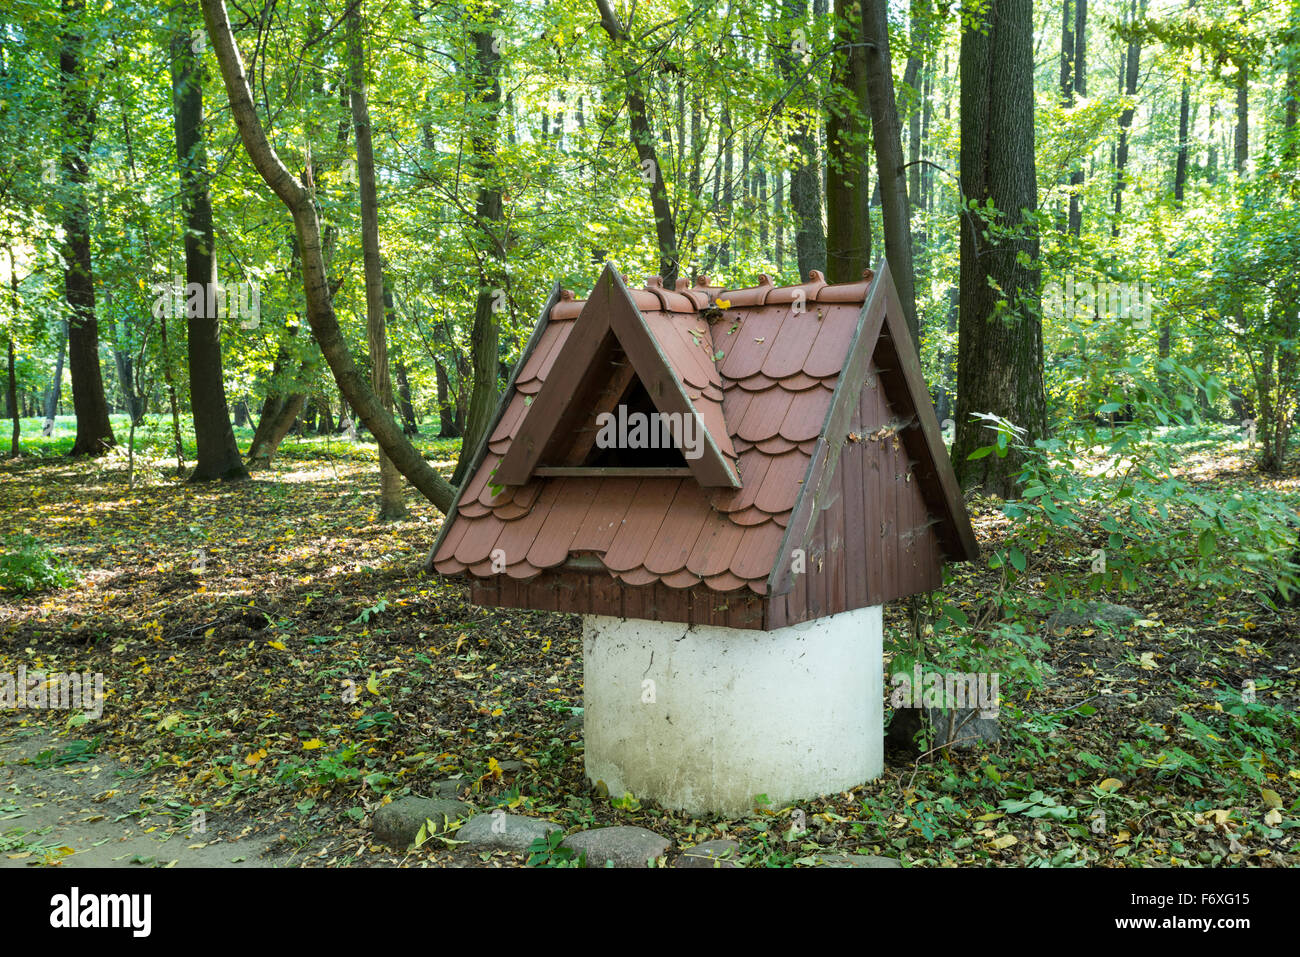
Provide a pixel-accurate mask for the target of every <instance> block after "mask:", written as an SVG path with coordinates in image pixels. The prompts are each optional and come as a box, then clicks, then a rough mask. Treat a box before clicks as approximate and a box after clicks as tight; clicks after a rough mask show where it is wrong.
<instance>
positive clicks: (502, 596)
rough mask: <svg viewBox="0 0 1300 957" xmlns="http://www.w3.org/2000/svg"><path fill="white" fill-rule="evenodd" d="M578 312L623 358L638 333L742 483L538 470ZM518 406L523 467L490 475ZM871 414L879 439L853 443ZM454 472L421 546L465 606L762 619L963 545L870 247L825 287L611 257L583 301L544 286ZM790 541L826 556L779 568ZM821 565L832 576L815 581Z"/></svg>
mask: <svg viewBox="0 0 1300 957" xmlns="http://www.w3.org/2000/svg"><path fill="white" fill-rule="evenodd" d="M593 302H594V303H595V305H594V306H593ZM602 313H603V314H604V315H605V316H606V317H607V318H606V324H607V325H608V328H607V329H606V328H603V327H602V326H601V323H600V315H601V314H602ZM615 317H618V318H615ZM638 319H639V321H638ZM589 320H594V321H593V322H591V326H592V328H593V329H598V328H599V329H600V330H601V332H600V335H601V336H606V337H607V336H614V326H615V324H616V323H623V324H625V325H622V326H620V329H621V331H622V332H623V336H615V338H616V339H617V340H618V342H619V344H620V345H621V346H623V347H624V348H625V351H626V352H627V355H628V357H629V358H631V357H632V354H633V352H634V351H635V350H638V349H639V350H640V354H639V355H638V357H637V359H636V360H634V361H635V365H636V371H637V373H638V375H643V373H642V371H641V370H642V369H643V368H649V369H651V370H652V374H650V375H644V378H647V379H653V378H654V377H655V376H657V377H658V379H659V381H661V382H664V385H665V386H667V385H668V384H671V383H676V384H677V387H678V388H679V389H680V390H681V392H682V393H684V394H685V396H686V399H687V400H688V401H689V402H690V403H691V404H692V406H693V407H694V409H695V410H696V411H698V412H700V414H701V415H704V416H708V415H714V416H715V418H714V419H713V420H711V421H710V422H709V430H708V431H709V434H710V435H711V436H712V437H713V438H714V440H715V442H716V443H717V445H718V446H719V448H718V451H719V453H720V454H721V458H722V459H723V461H725V462H726V463H728V465H730V466H731V467H732V468H733V469H734V472H735V473H736V475H737V477H738V479H739V484H738V485H736V486H713V487H707V486H705V485H703V484H702V483H701V482H700V481H699V480H698V479H697V478H696V476H695V474H694V473H693V472H689V473H688V472H686V470H681V469H679V470H676V474H671V475H667V474H664V475H650V474H640V475H637V476H622V475H616V474H601V473H600V471H599V470H590V471H589V472H588V471H584V472H583V474H572V470H562V469H548V468H546V467H541V468H539V467H537V464H536V463H537V461H538V457H539V456H541V455H542V453H543V452H544V451H545V446H546V443H547V442H548V441H549V439H548V438H547V436H546V432H547V431H548V430H547V428H546V426H547V424H548V422H549V425H550V426H551V429H550V431H552V432H553V431H554V429H555V428H556V427H557V426H556V423H557V422H558V418H551V417H550V415H546V416H545V417H543V414H542V412H541V410H543V409H544V408H546V407H543V406H542V405H541V403H542V400H543V398H544V397H545V396H546V393H547V392H548V385H550V384H552V383H555V382H560V380H559V379H557V377H559V376H566V377H567V378H569V379H570V383H571V382H572V380H573V379H574V378H576V379H582V378H583V373H584V372H586V370H587V369H589V368H590V363H591V361H593V360H592V359H590V358H588V359H586V360H584V362H582V363H580V362H576V361H575V360H574V356H581V355H587V356H591V355H595V353H594V352H591V351H590V350H591V348H592V347H591V345H590V342H589V343H588V345H587V346H586V347H585V349H586V350H588V351H586V352H583V351H580V350H579V349H578V347H577V346H575V345H574V344H573V343H575V342H577V343H579V344H581V340H578V339H575V338H573V337H575V336H577V335H578V334H579V329H580V326H581V324H582V323H584V322H588V321H589ZM629 327H630V328H629ZM583 335H584V336H587V335H588V334H587V333H586V332H585V331H584V332H583ZM594 338H596V337H595V336H590V337H589V339H594ZM647 340H648V344H647ZM650 345H652V346H653V347H654V348H653V349H650V348H649V346H650ZM628 346H630V348H627V347H628ZM597 351H598V350H597ZM648 351H649V352H651V353H652V354H650V355H646V353H647V352H648ZM714 356H718V358H716V360H715V358H714ZM665 368H666V369H667V370H668V371H665ZM669 373H671V376H669ZM669 378H670V379H671V382H665V380H667V379H669ZM563 385H564V383H563V382H560V386H556V387H555V390H554V391H555V394H556V395H557V396H560V397H562V394H563V393H564V392H565V391H568V388H569V387H565V388H561V386H563ZM663 391H664V392H667V391H669V390H667V388H665V389H664V390H663ZM697 397H698V398H697ZM553 401H554V400H549V399H548V400H547V402H548V406H551V403H552V402H553ZM658 401H659V400H658V399H657V398H656V404H658ZM563 405H564V403H563V402H555V405H554V406H553V408H560V407H562V406H563ZM661 408H662V406H661ZM559 415H563V409H562V408H561V411H560V413H559ZM534 416H537V418H536V420H535V421H536V423H537V425H536V428H537V433H536V435H535V436H534V437H533V439H532V440H531V441H532V449H531V450H530V452H533V451H534V450H535V454H533V455H532V463H531V464H529V463H528V460H527V459H526V458H524V459H523V462H524V464H525V465H527V466H528V468H529V470H530V471H529V472H526V473H525V474H524V477H523V480H522V483H521V484H519V485H509V484H504V483H503V476H502V468H501V463H503V462H504V461H505V460H506V459H508V458H509V457H510V456H511V455H512V454H513V452H514V450H515V448H516V447H517V445H518V443H519V442H520V440H521V439H522V438H524V437H525V436H526V435H527V434H528V432H526V431H525V430H526V429H528V430H531V429H533V428H534V426H533V425H531V424H530V420H532V419H533V417H534ZM891 423H892V425H891ZM885 426H890V428H889V429H886V428H885ZM893 426H897V428H896V429H894V428H893ZM891 429H892V431H891ZM867 430H877V431H880V432H881V433H882V434H884V433H885V432H887V431H888V432H889V433H890V435H891V440H890V442H888V443H886V442H883V441H880V442H874V443H866V442H861V441H859V440H860V439H861V438H862V435H861V433H863V432H864V431H867ZM886 446H888V447H886ZM494 473H495V474H494ZM557 473H559V474H557ZM868 473H869V474H868ZM467 474H468V477H467V480H466V482H465V483H464V485H463V486H462V489H461V490H460V493H459V495H458V499H457V502H456V504H455V506H454V508H453V510H452V512H451V514H450V515H449V516H448V518H447V520H446V521H445V522H444V525H443V531H442V533H441V534H440V535H439V538H438V541H437V543H436V544H435V546H434V549H433V551H432V552H431V553H430V557H429V564H430V566H431V567H432V568H434V569H436V570H437V571H439V572H441V573H443V574H450V575H455V574H467V575H468V576H469V578H470V580H471V582H472V583H473V584H474V590H473V596H472V597H473V600H475V601H477V602H479V603H480V604H489V605H492V604H497V605H507V606H516V607H530V608H555V609H558V610H572V611H580V612H590V613H594V614H615V615H626V616H628V617H659V618H662V619H664V620H677V621H701V622H712V623H717V624H729V625H732V626H733V627H750V628H753V627H759V628H768V627H777V626H779V624H785V623H792V622H793V621H798V620H805V619H807V618H809V617H817V616H818V615H820V614H829V613H833V612H834V611H840V610H845V608H847V607H861V606H862V605H863V604H867V603H872V604H874V603H878V602H879V601H882V600H889V599H890V598H894V597H898V594H907V593H910V592H908V591H906V589H909V588H910V589H911V590H912V591H919V590H925V589H926V588H932V587H936V584H937V582H936V581H935V578H936V576H937V575H938V569H939V568H940V566H941V564H942V560H943V559H945V558H947V559H949V560H961V559H963V558H969V557H973V556H974V555H975V553H976V550H975V544H974V535H973V532H972V531H971V529H970V524H969V518H968V517H967V515H966V512H965V508H964V505H963V504H962V501H961V496H960V491H959V490H958V489H957V486H956V480H955V476H953V474H952V468H951V463H950V462H949V461H948V458H947V452H946V450H945V449H944V446H943V444H942V438H941V435H940V431H939V427H938V423H937V421H936V420H935V416H934V412H933V409H932V407H931V404H930V400H929V395H928V391H927V389H926V387H925V383H924V381H923V379H922V377H921V372H920V365H919V361H918V359H917V357H916V354H915V347H914V346H913V345H912V343H911V339H910V337H909V336H908V334H907V330H906V326H905V325H904V324H903V322H902V311H901V308H899V307H898V302H897V293H896V292H895V291H894V289H893V283H892V280H890V279H889V277H888V269H887V267H886V266H885V265H884V264H883V263H882V264H881V266H880V269H879V271H878V272H877V273H876V274H875V276H872V275H871V274H870V271H868V274H867V275H866V277H865V278H864V280H863V281H862V282H859V283H845V284H838V285H827V284H826V283H825V282H824V280H822V278H821V277H820V275H817V274H814V275H813V276H812V277H811V278H810V280H809V282H807V283H803V284H800V285H798V286H785V287H779V286H774V285H772V283H771V281H770V280H767V279H766V277H763V278H762V279H760V283H759V285H758V286H756V287H754V288H752V289H744V290H734V291H726V290H723V289H721V288H715V287H712V286H708V285H707V284H703V285H697V287H696V288H694V289H683V286H682V284H679V286H678V291H676V292H674V291H669V290H666V289H663V288H662V287H661V286H660V285H659V284H658V283H657V282H656V281H651V282H650V283H648V284H647V288H646V289H645V290H630V291H629V290H628V288H627V287H626V285H625V284H623V282H622V279H621V277H619V276H618V274H617V272H616V271H615V270H613V269H612V267H610V268H607V269H606V270H605V272H604V273H603V274H602V277H601V280H600V281H599V282H598V283H597V285H596V287H595V289H594V290H593V292H592V295H591V297H590V298H589V299H588V300H586V301H585V302H584V301H582V300H576V301H575V300H574V299H573V296H572V294H571V293H568V292H566V291H560V290H558V289H557V291H556V293H555V294H553V295H552V298H551V301H550V302H549V303H548V305H547V308H546V309H545V310H544V311H543V313H542V316H541V319H540V321H539V324H538V327H537V329H536V330H535V331H534V334H533V337H532V338H531V339H530V340H529V343H528V346H527V347H526V349H525V351H524V355H523V356H522V357H521V358H520V361H519V363H518V364H517V366H516V368H515V369H514V371H513V372H512V377H511V381H510V385H509V386H508V387H507V390H506V394H505V396H504V397H503V400H502V404H501V407H500V408H499V410H498V414H497V417H496V419H495V420H494V421H493V424H492V428H491V430H490V431H489V433H488V436H487V438H486V439H485V441H484V443H483V445H482V446H481V448H480V449H479V450H478V454H477V455H476V458H475V464H474V466H473V467H472V468H471V469H470V471H469V473H467ZM864 475H866V476H867V477H866V478H864ZM508 477H510V478H517V475H510V476H508ZM855 482H856V483H857V486H856V489H857V490H856V493H855V495H848V494H847V493H846V490H847V489H848V488H849V486H852V485H853V483H855ZM864 490H866V491H865V498H866V500H867V501H864ZM872 495H877V496H878V497H879V499H880V501H879V503H878V504H877V505H874V506H873V505H872V504H871V502H870V501H869V500H870V499H871V497H872ZM873 508H875V509H876V511H872V509H873ZM868 533H869V534H870V536H873V537H874V539H873V542H867V544H866V545H865V546H864V545H863V544H862V543H863V542H864V541H866V539H867V538H868ZM855 536H856V538H855ZM904 538H905V539H906V543H907V544H906V545H903V544H899V542H898V540H900V539H904ZM849 539H852V540H853V541H852V543H851V544H852V545H853V547H848V545H847V544H846V540H849ZM891 543H892V544H891ZM797 548H803V549H805V551H807V552H809V553H810V554H816V555H819V556H820V555H824V557H825V558H826V562H825V565H826V569H824V570H823V569H819V570H818V571H815V572H814V571H810V572H809V573H808V574H806V575H804V576H791V575H790V574H788V573H789V571H790V570H791V567H792V562H791V557H792V554H793V552H794V550H795V549H797ZM891 549H892V550H891ZM854 562H865V563H866V566H867V567H865V568H864V567H861V566H853V563H854ZM817 564H818V565H819V566H820V565H822V564H823V562H822V560H821V558H819V559H818V563H817ZM903 564H907V565H908V566H909V567H910V568H912V569H913V571H912V572H905V571H903V570H901V568H902V565H903ZM895 565H898V568H894V566H895ZM850 566H853V567H850ZM885 566H889V568H890V569H892V570H882V569H885ZM832 573H833V574H835V575H838V576H839V577H840V581H841V584H840V585H838V586H837V585H833V584H828V583H827V582H828V581H829V579H828V578H827V576H829V575H831V574H832ZM819 575H820V576H821V578H822V579H825V580H823V581H820V582H819V581H817V580H816V579H817V578H818V576H819ZM854 576H856V577H854ZM868 576H873V578H872V581H871V583H870V584H869V585H868V583H867V579H868ZM859 579H860V580H859ZM845 581H847V582H848V586H847V591H846V586H845V585H844V584H843V582H845ZM557 589H558V590H559V591H558V592H557ZM818 589H821V591H818ZM837 589H838V590H837ZM900 589H904V590H902V591H900ZM566 591H567V593H568V597H567V598H564V597H561V594H560V593H564V592H566ZM814 593H816V594H817V596H819V597H817V598H814ZM756 599H757V600H758V602H759V603H758V605H755V604H754V601H755V600H756ZM846 602H853V603H851V604H846ZM777 603H780V605H781V607H780V608H779V609H778V608H777Z"/></svg>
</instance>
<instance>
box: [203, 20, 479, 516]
mask: <svg viewBox="0 0 1300 957" xmlns="http://www.w3.org/2000/svg"><path fill="white" fill-rule="evenodd" d="M202 2H203V16H204V19H205V20H206V21H207V25H208V36H209V37H210V38H211V40H212V45H213V48H214V52H215V53H216V56H217V61H218V62H219V63H220V64H221V73H222V77H223V79H224V81H225V84H226V91H227V93H228V94H229V96H230V107H231V112H232V113H233V114H234V117H235V123H236V125H237V126H238V128H239V135H240V139H241V140H242V141H243V143H244V148H245V149H246V150H247V151H248V155H249V158H250V159H251V160H252V162H253V165H254V166H255V167H256V168H257V171H258V173H259V174H260V175H261V176H262V178H263V179H264V180H265V181H266V183H267V185H268V186H270V187H271V189H272V190H273V191H274V192H275V194H276V195H277V196H278V197H279V198H280V200H281V202H283V203H284V204H285V206H286V207H287V208H288V210H289V211H290V212H291V213H292V214H293V221H294V228H295V230H296V232H297V235H298V245H299V249H300V250H301V252H302V256H301V258H302V273H303V293H304V296H305V299H306V302H307V321H308V322H309V323H310V324H311V327H312V331H313V333H315V336H316V342H317V344H318V345H319V346H320V349H321V352H322V353H323V354H324V356H325V359H326V361H327V362H328V363H329V365H330V369H331V371H332V372H333V373H334V378H335V381H336V382H337V383H338V384H339V388H340V389H342V390H343V391H344V392H345V393H346V394H347V395H348V397H349V399H350V400H351V401H352V404H353V406H354V407H355V408H356V409H357V411H358V412H359V413H360V414H361V416H362V418H363V419H365V420H366V424H367V425H368V426H369V427H370V430H371V431H372V432H373V433H374V435H375V438H376V439H377V441H378V442H379V445H380V446H381V447H382V448H383V450H384V451H385V452H387V453H388V455H389V457H390V458H391V459H392V460H393V463H394V464H395V465H396V466H397V468H398V471H400V472H401V473H402V474H403V475H405V476H406V477H407V479H408V480H410V482H411V484H412V485H414V486H415V487H416V488H417V489H418V490H419V491H420V493H421V494H422V495H424V496H425V497H426V498H427V499H429V501H430V502H432V503H433V504H434V506H435V507H437V508H438V509H439V510H440V511H442V512H446V511H447V510H448V509H450V508H451V502H452V499H453V498H454V497H455V490H454V489H453V488H452V487H451V485H450V484H449V483H448V482H447V480H446V479H444V478H443V477H442V476H441V475H439V474H438V473H437V471H436V470H435V469H434V468H433V466H431V465H430V464H429V463H428V462H426V461H425V460H424V457H423V456H421V455H420V453H419V452H418V451H417V450H416V448H415V446H413V445H411V443H410V441H409V440H408V439H407V438H406V436H405V435H403V434H402V430H401V429H400V428H399V427H398V425H397V423H396V421H394V419H393V417H392V416H391V415H390V414H389V413H388V411H387V410H386V409H385V408H384V407H383V405H382V404H381V403H380V402H379V400H378V399H376V398H375V395H374V393H373V392H372V391H371V390H370V386H369V384H368V383H367V382H366V379H365V376H364V375H362V373H361V371H360V370H359V369H358V368H357V366H356V363H355V362H353V360H352V354H351V352H350V351H349V349H348V344H347V341H346V340H345V339H344V338H343V333H342V331H341V330H340V329H339V324H338V319H337V318H336V317H335V315H334V304H333V302H331V299H330V290H329V284H328V282H327V280H326V275H325V260H324V257H323V255H322V252H321V236H320V221H319V219H318V218H317V215H316V206H315V203H314V201H313V196H312V193H311V191H310V190H309V189H308V188H307V187H306V186H305V185H303V184H301V183H299V182H298V181H297V180H295V179H294V178H293V175H292V174H291V173H290V172H289V170H288V169H286V168H285V166H284V164H283V163H282V162H281V161H280V158H279V156H277V155H276V153H275V151H274V150H273V149H272V148H271V144H270V143H269V142H268V141H267V139H266V134H265V132H263V130H262V123H261V120H260V119H259V118H258V115H257V110H256V108H255V107H254V105H253V99H252V94H251V93H250V91H249V88H248V77H247V75H246V73H245V72H244V64H243V60H242V59H241V58H240V55H239V50H238V48H237V47H236V46H235V38H234V35H233V34H232V32H231V29H230V20H229V17H228V16H227V13H226V6H225V3H224V2H223V0H202Z"/></svg>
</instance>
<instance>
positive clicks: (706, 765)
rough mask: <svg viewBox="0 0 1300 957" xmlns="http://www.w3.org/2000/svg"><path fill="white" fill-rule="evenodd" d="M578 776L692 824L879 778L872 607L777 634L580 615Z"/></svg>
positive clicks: (880, 719)
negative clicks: (582, 751) (582, 749)
mask: <svg viewBox="0 0 1300 957" xmlns="http://www.w3.org/2000/svg"><path fill="white" fill-rule="evenodd" d="M582 653H583V678H584V700H583V705H584V712H583V717H584V725H585V738H586V758H585V760H586V771H587V777H588V778H589V779H590V780H591V781H592V782H593V783H595V782H597V781H603V782H604V783H605V786H606V787H607V788H608V789H609V793H610V794H611V795H614V796H619V795H622V794H624V793H625V792H628V791H631V792H632V793H633V794H634V795H636V796H637V797H638V798H649V799H651V800H654V801H657V802H658V803H659V804H660V805H662V806H664V807H668V808H675V809H681V810H685V811H688V812H690V813H692V814H705V813H718V814H723V815H727V816H740V815H744V814H746V813H748V812H749V811H750V810H751V809H752V808H753V807H754V797H755V796H756V795H759V794H766V795H767V796H768V798H769V800H771V801H772V803H773V804H774V805H777V806H780V805H781V804H783V803H789V802H791V801H797V800H803V799H807V798H812V797H816V796H818V795H822V794H832V793H835V792H839V791H844V790H848V789H849V788H852V787H855V786H857V785H859V784H862V783H863V782H864V781H868V780H870V779H872V778H875V777H878V776H879V775H880V774H881V772H882V771H883V770H884V736H883V724H884V716H883V698H884V687H883V670H884V669H883V665H882V661H881V618H880V606H878V605H877V606H874V607H871V608H859V609H857V610H855V611H848V612H844V613H842V614H839V615H833V616H831V617H829V618H820V619H817V620H816V621H812V622H806V623H804V624H800V625H792V626H790V627H788V628H780V629H778V630H776V631H752V630H747V629H741V628H721V627H716V626H711V625H684V624H680V623H673V622H659V621H644V620H641V619H636V618H610V617H606V616H603V615H586V616H584V617H583V624H582Z"/></svg>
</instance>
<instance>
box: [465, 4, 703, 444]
mask: <svg viewBox="0 0 1300 957" xmlns="http://www.w3.org/2000/svg"><path fill="white" fill-rule="evenodd" d="M596 7H597V9H598V10H599V11H600V25H601V26H602V27H604V29H605V32H606V33H607V34H609V38H610V40H611V41H612V43H613V46H614V50H615V56H616V57H618V56H619V55H620V52H621V50H620V48H621V47H622V46H624V45H625V44H626V43H627V42H629V40H630V37H629V36H628V33H627V29H626V28H625V27H624V26H623V22H622V20H620V19H619V16H618V14H617V13H615V12H614V8H613V6H612V5H611V4H610V2H609V0H596ZM633 9H635V8H633ZM619 72H620V73H622V75H623V81H624V84H625V86H626V92H625V94H624V98H625V100H626V102H627V117H628V125H629V127H630V128H631V133H632V145H633V147H634V148H635V149H636V155H637V160H638V161H639V162H640V164H641V175H642V178H643V179H644V180H645V181H646V185H647V186H648V188H649V191H650V208H651V210H652V211H653V213H654V218H655V237H656V238H657V240H658V242H659V275H660V276H661V277H662V278H663V282H664V286H665V287H667V288H668V289H672V288H673V286H674V285H675V284H676V282H677V273H678V271H679V263H678V258H677V256H678V251H677V225H676V223H675V222H674V220H673V210H672V205H671V204H670V203H669V201H668V187H667V185H666V184H665V183H664V176H663V167H662V166H661V165H660V163H659V154H658V153H657V152H656V150H655V136H654V131H653V130H652V129H651V127H650V116H649V111H648V110H647V108H646V102H645V98H646V92H645V91H646V86H645V84H644V82H643V79H642V77H643V74H642V73H641V72H638V71H637V70H636V69H635V68H634V67H633V66H631V65H630V64H629V63H621V64H620V67H619ZM498 96H499V94H498ZM473 419H474V411H473V403H472V402H471V408H470V424H471V431H472V426H473Z"/></svg>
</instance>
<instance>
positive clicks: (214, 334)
mask: <svg viewBox="0 0 1300 957" xmlns="http://www.w3.org/2000/svg"><path fill="white" fill-rule="evenodd" d="M171 47H172V48H171V56H172V62H171V71H172V108H173V110H174V113H175V120H176V159H177V165H178V169H179V171H180V183H181V209H182V213H183V217H184V221H185V282H186V285H187V286H188V288H189V289H190V290H191V292H192V291H193V290H194V289H195V288H196V285H197V287H198V288H200V289H202V290H204V292H205V293H208V294H207V295H204V296H192V297H190V298H189V299H187V301H186V310H185V328H186V333H187V336H186V354H187V357H188V359H189V368H190V408H191V410H192V411H193V413H194V440H195V444H196V446H197V447H198V460H197V461H196V462H195V464H194V471H193V472H191V473H190V477H189V481H191V482H209V481H214V480H222V481H234V480H239V479H246V478H248V469H247V468H245V467H244V463H243V461H242V460H241V459H240V457H239V445H238V443H236V442H235V430H234V429H233V428H231V425H230V410H229V407H228V406H227V405H226V383H225V377H224V376H223V374H222V367H221V318H222V317H221V316H220V315H218V314H217V312H218V310H217V308H216V302H215V300H216V295H215V289H216V282H217V269H216V257H215V248H216V240H215V237H214V235H213V229H212V201H211V198H210V196H209V195H208V157H207V147H206V145H205V143H204V140H203V68H202V64H201V62H200V61H199V58H198V56H197V54H196V53H195V50H194V41H193V38H192V36H191V34H190V32H189V31H188V30H182V31H181V32H179V33H178V34H177V35H176V36H174V37H173V38H172V44H171ZM209 290H211V292H210V293H209ZM199 300H201V301H199Z"/></svg>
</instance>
